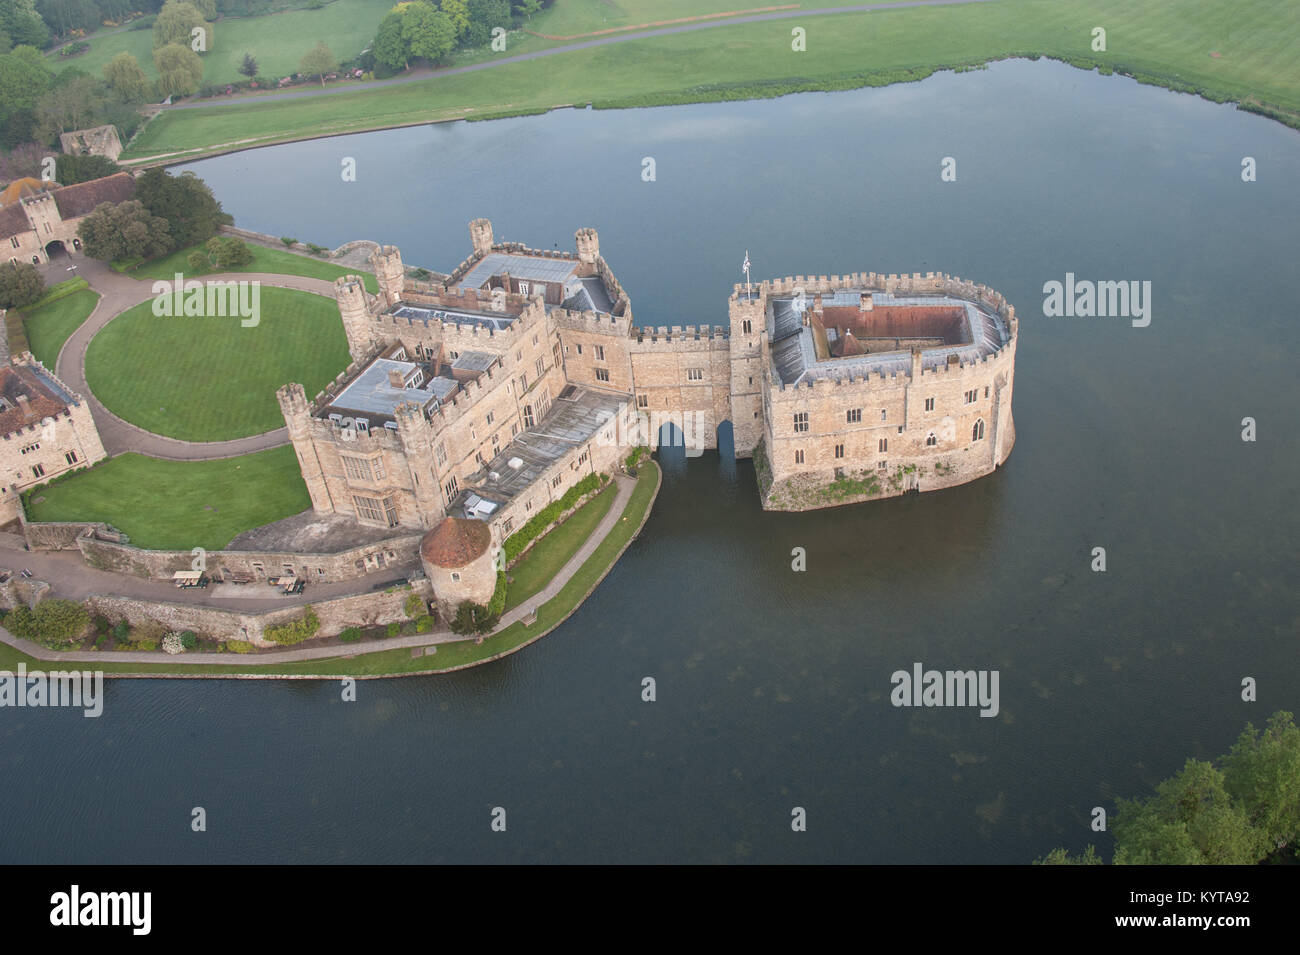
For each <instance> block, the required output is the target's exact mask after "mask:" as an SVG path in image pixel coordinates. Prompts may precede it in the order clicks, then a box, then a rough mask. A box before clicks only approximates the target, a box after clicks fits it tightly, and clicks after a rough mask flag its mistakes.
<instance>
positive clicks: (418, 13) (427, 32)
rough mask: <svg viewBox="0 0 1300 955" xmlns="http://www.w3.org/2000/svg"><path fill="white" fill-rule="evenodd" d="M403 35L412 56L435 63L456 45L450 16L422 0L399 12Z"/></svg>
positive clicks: (417, 0)
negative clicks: (400, 13)
mask: <svg viewBox="0 0 1300 955" xmlns="http://www.w3.org/2000/svg"><path fill="white" fill-rule="evenodd" d="M402 38H403V39H404V40H405V41H406V43H407V45H408V46H409V47H410V50H411V56H420V57H424V59H426V60H428V61H429V62H430V63H436V62H437V61H438V60H440V59H442V58H443V57H444V56H446V55H447V54H448V53H450V52H451V51H452V49H454V48H455V46H456V27H455V25H453V24H452V22H451V18H450V17H448V16H447V14H445V13H443V12H442V11H441V10H438V9H436V8H435V7H434V5H433V4H431V3H427V2H425V0H416V2H415V3H412V4H411V5H410V6H408V7H406V9H405V10H404V11H403V12H402Z"/></svg>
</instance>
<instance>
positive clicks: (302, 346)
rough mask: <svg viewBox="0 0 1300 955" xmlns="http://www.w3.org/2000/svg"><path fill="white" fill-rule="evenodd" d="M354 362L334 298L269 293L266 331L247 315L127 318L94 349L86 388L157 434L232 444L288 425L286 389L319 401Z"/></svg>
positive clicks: (149, 311)
mask: <svg viewBox="0 0 1300 955" xmlns="http://www.w3.org/2000/svg"><path fill="white" fill-rule="evenodd" d="M349 360H350V358H349V355H348V346H347V339H346V336H345V335H344V334H343V325H342V323H341V322H340V321H339V315H338V306H337V305H336V304H335V303H334V301H333V300H332V299H328V298H323V297H322V296H319V295H311V294H309V293H307V292H298V291H294V290H291V289H280V288H270V287H264V288H262V289H261V316H260V321H259V323H258V324H257V325H256V327H248V328H245V327H244V326H243V325H242V323H241V320H240V318H239V317H238V316H233V317H228V318H218V317H206V316H205V317H184V316H182V317H176V318H168V317H158V316H155V315H154V314H153V303H152V302H145V303H143V304H141V305H137V306H136V307H135V308H132V309H129V310H127V311H126V312H124V313H123V314H122V315H120V316H118V317H117V318H115V319H113V320H112V321H111V322H109V323H108V324H107V325H106V326H104V328H103V330H102V331H100V332H99V334H97V335H96V336H95V338H94V340H92V341H91V343H90V348H89V349H88V351H87V353H86V380H87V381H88V382H89V383H90V387H91V390H92V391H93V392H94V393H95V397H97V398H98V399H99V400H100V401H102V402H103V403H104V405H105V407H107V408H108V409H109V410H110V411H112V412H113V413H114V414H116V415H118V416H119V417H121V418H124V419H126V420H127V421H130V422H131V423H132V424H135V425H138V426H139V427H141V428H144V429H146V430H147V431H152V432H154V433H155V434H162V435H167V436H168V437H173V438H180V439H182V440H186V441H223V440H226V439H229V438H239V437H244V436H246V435H250V434H261V433H262V432H264V431H273V430H275V429H276V428H281V427H283V426H284V418H283V416H282V415H281V414H280V406H279V403H278V402H277V401H276V398H275V391H276V389H277V388H279V387H280V386H281V385H283V384H286V383H288V382H298V383H300V384H302V385H303V387H304V388H306V390H307V394H309V395H314V394H316V393H317V392H318V391H320V390H321V389H322V388H323V387H325V385H327V384H329V382H330V381H332V380H333V378H334V376H335V375H337V374H338V373H339V372H340V371H342V370H343V369H344V368H346V367H347V365H348V362H349ZM142 369H149V373H148V374H142V373H141V370H142Z"/></svg>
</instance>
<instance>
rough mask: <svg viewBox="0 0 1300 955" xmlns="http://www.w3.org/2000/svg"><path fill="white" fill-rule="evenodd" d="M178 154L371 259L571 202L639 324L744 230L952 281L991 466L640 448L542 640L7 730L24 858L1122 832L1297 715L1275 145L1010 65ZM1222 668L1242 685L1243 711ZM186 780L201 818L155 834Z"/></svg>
mask: <svg viewBox="0 0 1300 955" xmlns="http://www.w3.org/2000/svg"><path fill="white" fill-rule="evenodd" d="M345 156H351V157H353V158H355V159H356V160H357V169H358V176H357V181H356V182H355V183H344V182H342V181H341V179H340V176H339V168H340V159H341V158H342V157H345ZM645 156H653V157H655V159H656V169H657V178H656V180H655V181H654V182H645V181H643V180H642V178H641V169H642V164H641V161H642V159H643V157H645ZM945 156H952V157H955V159H956V160H957V177H958V178H957V181H956V182H942V181H941V180H940V175H939V174H940V160H941V159H942V158H943V157H945ZM1243 156H1253V157H1255V158H1256V160H1257V161H1258V163H1259V168H1260V170H1261V172H1260V178H1259V181H1258V182H1256V183H1249V184H1247V183H1243V182H1242V181H1241V178H1240V174H1239V173H1240V168H1241V159H1242V157H1243ZM193 168H195V169H196V171H198V172H199V174H200V175H202V176H203V177H204V178H205V179H206V180H207V181H208V182H209V183H210V184H211V185H212V186H213V188H214V190H215V191H216V193H217V195H218V197H219V198H220V199H221V200H222V202H223V203H224V204H225V206H226V208H227V210H228V211H230V212H232V213H233V214H234V215H235V216H236V218H237V220H238V222H239V224H240V225H241V226H244V227H246V228H250V229H255V230H262V231H268V232H272V233H274V234H281V233H286V232H288V233H292V234H296V235H298V236H300V237H302V238H303V239H305V240H310V241H314V242H318V243H320V244H322V245H329V246H335V245H338V244H340V243H342V242H345V241H348V240H350V239H354V238H362V237H364V238H374V239H378V240H380V241H386V242H393V243H396V244H398V245H400V246H401V247H402V249H403V252H404V254H405V256H406V258H407V261H408V262H410V263H412V264H423V265H428V266H430V267H434V268H436V267H440V266H444V265H446V264H447V263H454V262H456V261H459V260H460V257H461V256H462V255H463V247H464V223H465V222H466V221H468V220H469V219H471V218H474V217H475V216H478V215H488V216H490V217H491V218H492V219H493V222H494V223H495V225H496V228H497V230H498V231H499V233H500V234H501V235H503V236H505V237H507V238H519V239H527V240H528V241H530V242H532V243H534V244H537V245H540V246H542V247H544V248H545V247H549V246H550V245H551V244H556V245H558V246H559V247H561V248H564V247H567V245H568V243H569V242H570V241H571V237H572V234H573V231H574V229H576V228H578V227H579V226H583V225H589V224H590V225H596V226H598V227H599V229H600V235H601V243H602V248H603V250H604V252H605V254H606V255H608V256H610V257H611V259H613V260H615V261H616V262H617V264H618V270H619V277H620V280H621V281H622V282H623V284H624V285H625V286H626V287H627V288H628V289H629V290H630V291H631V293H632V295H633V297H634V301H635V302H636V313H635V314H636V318H637V321H638V322H641V323H644V324H653V325H675V324H677V325H684V324H695V323H713V322H720V321H722V320H724V318H725V315H726V299H727V295H728V294H729V293H730V290H731V288H732V286H733V284H734V283H735V282H736V281H740V280H742V277H741V276H740V274H739V265H740V262H741V259H742V257H743V255H744V253H745V250H746V249H748V251H749V255H750V257H751V258H752V260H753V262H754V268H755V272H756V273H757V274H763V275H767V274H773V275H775V274H780V275H786V274H795V273H805V274H806V273H809V272H816V273H818V274H826V273H831V274H834V273H842V272H852V271H858V270H862V269H875V270H878V271H884V272H891V271H893V272H897V271H913V270H917V269H920V270H926V269H936V270H938V269H942V270H944V271H948V272H952V273H954V274H957V275H961V276H963V277H969V278H971V279H972V280H974V281H978V282H982V283H986V284H988V285H989V286H991V287H993V288H996V289H998V290H999V291H1000V292H1001V293H1002V294H1004V295H1005V296H1006V298H1007V300H1008V301H1010V302H1012V303H1013V304H1014V305H1015V307H1016V311H1017V314H1018V315H1019V316H1020V329H1021V342H1020V348H1019V353H1018V358H1017V367H1016V372H1017V375H1016V398H1015V402H1016V406H1015V417H1016V429H1017V438H1016V448H1015V451H1014V453H1012V454H1011V456H1010V457H1009V459H1008V460H1007V462H1006V464H1005V465H1004V466H1003V467H1001V468H1000V469H999V470H998V471H997V472H995V473H994V474H992V475H990V476H987V477H984V478H981V479H979V480H977V481H975V482H973V483H971V484H968V485H964V486H962V487H957V488H952V489H948V490H944V491H938V492H935V493H933V494H926V495H922V496H920V497H906V498H901V499H894V500H888V501H883V502H876V503H869V504H863V505H853V506H850V507H845V508H837V509H833V510H828V511H819V512H809V513H803V514H787V513H773V512H764V511H763V510H762V509H761V505H760V502H759V498H758V494H757V488H756V481H755V473H754V468H753V466H752V464H750V463H749V462H744V461H742V462H739V463H737V462H735V461H732V460H729V459H727V458H726V457H720V456H719V455H718V454H716V453H712V452H710V453H706V454H704V455H703V456H701V457H696V458H690V459H687V458H685V457H684V456H674V455H672V454H668V453H666V454H664V455H663V465H664V470H665V475H664V484H663V488H662V490H661V491H660V494H659V498H658V501H657V503H656V505H655V508H654V511H653V513H652V515H651V517H650V519H649V522H648V523H647V524H646V527H645V529H644V532H643V533H642V535H641V537H640V538H639V539H638V540H637V541H636V542H634V543H633V545H632V546H631V547H630V548H629V549H628V551H627V552H626V554H625V555H624V556H623V558H622V560H621V561H620V562H619V564H618V565H617V566H616V567H615V568H614V570H613V571H612V573H611V574H610V575H609V577H608V578H606V580H605V581H604V582H603V583H602V584H601V586H600V587H599V588H598V589H597V590H596V591H595V593H594V594H593V595H592V597H591V598H590V599H589V600H588V601H587V602H586V603H585V604H584V605H583V606H582V607H581V608H580V609H579V611H578V612H577V613H576V614H575V615H574V616H573V617H572V618H571V619H570V620H569V621H568V622H567V623H566V624H565V625H564V626H562V627H561V628H560V629H558V630H556V631H555V632H554V633H553V634H551V635H550V636H549V637H547V638H546V639H545V640H542V641H540V642H539V643H537V644H535V645H533V646H531V647H529V648H528V649H526V650H525V651H523V652H521V653H518V654H515V655H513V656H511V657H509V658H507V659H505V660H503V661H500V662H498V663H494V664H491V665H488V666H484V667H480V668H476V669H473V670H469V671H466V672H463V673H457V674H452V675H447V676H440V677H432V678H412V679H404V680H384V681H371V682H367V683H364V684H362V686H361V688H360V691H359V694H358V702H356V703H348V704H344V703H342V702H341V701H340V698H339V697H340V694H339V691H338V686H337V684H333V683H322V684H316V683H288V682H260V681H259V682H247V683H245V682H238V683H236V682H228V681H212V682H182V681H162V680H157V681H154V680H147V681H136V680H132V681H110V683H109V685H108V687H107V691H106V693H107V698H106V700H105V702H104V716H103V717H102V718H100V719H97V720H84V719H82V717H81V715H80V713H79V712H75V711H54V710H46V711H39V712H25V713H17V712H15V711H9V712H7V713H6V714H5V716H6V720H5V722H4V724H3V731H4V739H5V742H6V745H5V747H4V749H3V756H2V757H0V766H2V767H3V768H4V770H5V771H6V777H7V779H8V780H9V785H7V786H6V787H5V789H4V791H3V795H0V811H2V812H3V813H4V815H5V818H6V819H7V820H8V822H9V824H8V825H6V826H5V829H4V835H3V836H0V855H3V857H4V858H6V859H9V860H12V861H34V860H36V859H37V858H39V859H41V860H42V861H162V860H165V859H184V860H189V861H195V862H231V861H250V862H271V861H311V862H328V861H429V862H463V861H534V860H537V861H559V862H598V861H634V862H666V861H684V860H686V861H726V860H739V861H755V862H769V861H787V862H793V861H802V860H817V861H836V862H854V861H869V862H933V861H944V862H957V863H962V862H981V861H994V862H1006V863H1020V862H1025V861H1028V860H1030V859H1032V858H1034V857H1035V856H1037V855H1041V854H1042V853H1044V852H1046V851H1047V850H1048V849H1049V848H1051V847H1052V846H1055V845H1065V846H1068V847H1070V848H1071V849H1077V848H1081V847H1082V846H1083V845H1084V844H1086V843H1088V842H1090V841H1092V842H1097V843H1098V845H1099V849H1104V850H1106V852H1107V853H1108V850H1109V844H1108V840H1107V837H1105V836H1104V835H1103V836H1101V837H1100V839H1098V838H1097V837H1096V836H1095V835H1094V834H1092V833H1090V832H1088V830H1087V813H1088V810H1089V809H1090V808H1091V807H1092V806H1094V805H1099V804H1101V805H1107V806H1110V805H1113V802H1114V799H1115V798H1116V797H1117V796H1132V795H1139V794H1144V793H1145V792H1146V791H1147V788H1148V787H1149V786H1150V785H1152V784H1153V783H1154V782H1156V781H1158V780H1159V779H1161V778H1163V777H1165V776H1167V775H1169V774H1170V773H1171V772H1173V771H1174V770H1175V769H1177V768H1178V767H1180V766H1181V765H1182V763H1183V760H1184V759H1185V758H1186V757H1187V756H1197V757H1201V758H1205V757H1208V756H1211V755H1213V754H1216V753H1219V752H1221V751H1223V750H1224V749H1226V747H1227V745H1228V744H1229V743H1230V741H1231V740H1232V739H1234V738H1235V737H1236V735H1237V733H1238V732H1239V731H1240V728H1241V725H1242V724H1243V723H1244V722H1245V721H1246V720H1253V721H1255V722H1256V723H1257V724H1259V723H1262V722H1263V720H1264V719H1265V717H1266V716H1267V714H1268V713H1269V712H1272V711H1273V710H1275V709H1278V708H1294V705H1295V700H1296V699H1298V698H1300V692H1298V691H1300V662H1298V661H1297V654H1296V647H1297V640H1298V639H1300V591H1298V589H1297V584H1296V580H1295V573H1294V568H1295V565H1296V558H1297V553H1296V544H1295V541H1296V540H1297V539H1300V534H1298V533H1297V532H1298V531H1300V527H1298V526H1297V524H1300V521H1298V520H1297V515H1296V509H1295V507H1294V492H1295V483H1296V482H1295V478H1294V475H1295V474H1296V473H1298V468H1300V435H1298V433H1297V424H1296V420H1295V416H1294V413H1293V411H1292V408H1293V407H1294V405H1295V399H1296V398H1297V397H1300V389H1298V388H1297V385H1296V379H1295V375H1294V367H1295V362H1296V360H1297V358H1298V357H1300V355H1298V354H1297V352H1298V351H1300V348H1298V347H1297V345H1298V343H1300V338H1298V337H1297V335H1296V332H1295V306H1294V297H1293V292H1292V290H1291V288H1290V283H1289V282H1288V280H1287V279H1288V277H1289V275H1290V273H1291V271H1292V260H1293V258H1294V250H1295V249H1296V247H1297V239H1300V226H1297V223H1300V196H1297V194H1296V192H1295V190H1294V188H1293V184H1294V182H1295V181H1296V180H1297V177H1298V176H1300V135H1298V134H1297V133H1295V132H1294V131H1292V130H1288V129H1286V128H1284V127H1282V126H1279V125H1276V124H1273V123H1270V122H1268V121H1266V120H1264V119H1261V118H1259V117H1256V116H1251V115H1248V114H1244V113H1239V112H1236V111H1234V110H1232V109H1231V108H1228V107H1224V106H1216V105H1214V104H1210V103H1207V102H1203V101H1200V100H1197V99H1193V98H1191V97H1186V96H1179V95H1177V94H1172V93H1169V92H1167V91H1164V90H1160V89H1156V88H1150V87H1142V86H1139V85H1137V84H1135V83H1133V82H1132V81H1127V80H1123V79H1120V78H1116V77H1108V78H1103V77H1099V76H1096V75H1092V74H1085V73H1082V72H1079V71H1076V70H1073V69H1070V68H1068V67H1065V66H1062V65H1059V64H1052V63H1046V62H1040V63H1023V62H1016V63H1005V64H999V65H996V66H994V67H993V68H991V69H989V70H988V71H980V72H973V73H965V74H960V75H940V76H936V77H933V78H931V79H929V80H927V81H925V82H923V83H920V84H912V85H907V86H900V87H892V88H886V89H879V90H863V91H858V92H850V93H835V94H808V95H801V96H796V97H787V98H785V99H781V100H774V101H767V102H755V103H732V104H716V105H705V106H692V107H678V108H670V109H658V110H651V111H640V112H611V113H601V112H585V111H581V112H579V111H562V112H558V113H554V114H551V115H548V116H540V117H531V118H525V119H518V120H510V121H504V122H494V123H479V124H468V125H466V124H458V125H449V126H441V127H422V128H414V129H408V130H399V131H393V132H386V133H373V134H367V135H364V136H356V137H343V138H336V139H329V140H320V141H316V142H311V143H299V144H293V145H289V146H284V147H277V148H273V149H267V150H261V151H253V152H247V153H242V154H235V155H231V156H226V157H221V158H218V159H214V160H210V161H207V162H204V163H199V164H195V166H194V167H193ZM1067 272H1072V273H1075V274H1077V275H1080V276H1088V277H1090V278H1099V279H1113V280H1142V281H1148V280H1149V281H1150V282H1151V283H1152V285H1151V288H1152V296H1153V301H1154V305H1153V307H1152V311H1151V315H1152V319H1151V322H1150V325H1149V326H1147V327H1144V328H1138V327H1134V326H1133V325H1132V324H1131V323H1130V321H1129V320H1127V319H1123V318H1045V317H1043V316H1042V303H1043V291H1042V287H1043V283H1045V282H1047V281H1051V280H1059V279H1060V277H1061V276H1063V275H1065V274H1066V273H1067ZM1245 416H1252V417H1255V418H1256V419H1257V420H1258V422H1259V440H1258V441H1256V442H1254V443H1244V442H1242V440H1241V437H1240V431H1241V424H1240V422H1241V419H1242V418H1243V417H1245ZM1096 546H1104V547H1105V548H1106V549H1107V553H1108V569H1107V572H1106V573H1104V574H1094V573H1092V572H1091V571H1090V570H1089V562H1090V552H1091V550H1092V548H1094V547H1096ZM796 547H802V548H804V549H805V550H806V552H807V571H806V572H803V573H796V572H793V571H792V570H791V551H792V549H793V548H796ZM914 661H924V662H925V664H926V665H927V666H931V665H933V666H937V667H939V668H941V669H942V668H948V667H960V668H974V669H984V668H993V669H997V670H999V671H1000V674H1001V683H1000V692H1001V700H1000V707H999V710H998V713H997V716H996V717H995V718H991V719H981V718H980V717H979V715H978V713H977V712H975V711H973V710H970V709H961V708H956V709H897V708H894V707H892V706H891V705H890V702H889V693H890V689H891V687H890V674H891V672H893V671H895V670H898V669H900V668H902V669H906V668H910V667H911V666H912V665H913V662H914ZM645 676H653V677H654V678H655V679H656V681H657V686H658V699H657V701H656V702H654V703H644V702H642V701H641V697H640V684H641V680H642V678H643V677H645ZM1244 676H1254V677H1256V678H1257V679H1259V681H1260V701H1261V702H1260V703H1259V704H1254V705H1251V704H1244V703H1242V702H1241V701H1240V698H1239V695H1238V687H1239V685H1240V680H1241V678H1242V677H1244ZM191 805H202V806H204V807H205V809H206V810H207V813H208V818H209V820H210V822H209V832H208V833H206V834H204V835H203V836H198V835H195V834H193V833H191V832H190V831H189V829H188V825H187V820H188V816H187V810H186V809H185V808H182V809H181V810H179V815H177V813H178V809H177V807H188V806H191ZM795 805H799V806H805V807H807V809H808V814H809V826H808V832H806V833H803V834H800V835H795V834H793V833H791V832H790V829H789V825H788V820H789V812H790V807H791V806H795ZM491 806H505V807H507V808H508V809H509V810H510V828H509V835H508V836H507V837H502V836H501V835H500V834H494V833H491V832H490V831H489V829H488V827H487V825H486V821H485V820H486V819H487V811H488V808H489V807H491ZM172 816H175V819H174V821H172V822H168V820H169V819H171V817H172Z"/></svg>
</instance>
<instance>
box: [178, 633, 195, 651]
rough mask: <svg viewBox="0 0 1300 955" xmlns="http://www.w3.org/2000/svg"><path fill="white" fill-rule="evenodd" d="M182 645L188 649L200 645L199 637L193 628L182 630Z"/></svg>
mask: <svg viewBox="0 0 1300 955" xmlns="http://www.w3.org/2000/svg"><path fill="white" fill-rule="evenodd" d="M180 638H181V646H182V647H184V648H185V649H186V650H193V649H194V648H195V647H197V646H198V645H199V637H198V634H196V633H195V632H194V631H193V630H182V631H181V632H180Z"/></svg>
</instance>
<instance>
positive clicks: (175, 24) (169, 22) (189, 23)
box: [153, 0, 213, 53]
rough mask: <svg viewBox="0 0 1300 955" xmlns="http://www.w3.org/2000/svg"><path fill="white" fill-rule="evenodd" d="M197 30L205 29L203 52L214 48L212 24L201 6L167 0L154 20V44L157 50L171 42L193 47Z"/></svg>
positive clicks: (177, 0) (179, 0)
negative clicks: (205, 17)
mask: <svg viewBox="0 0 1300 955" xmlns="http://www.w3.org/2000/svg"><path fill="white" fill-rule="evenodd" d="M195 30H204V31H206V32H205V36H204V43H203V52H205V53H206V52H207V51H208V50H211V49H212V39H213V36H212V24H210V23H208V21H207V20H205V19H204V18H203V14H202V13H200V12H199V8H198V7H196V6H195V5H194V4H192V3H184V2H181V0H167V2H166V3H165V4H163V8H162V10H161V11H160V12H159V14H158V19H156V20H154V22H153V46H154V49H155V50H157V49H159V48H160V47H165V46H167V45H168V44H171V43H177V44H180V45H181V46H183V47H185V48H186V49H192V48H193V47H192V45H191V44H192V41H193V39H194V31H195Z"/></svg>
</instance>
